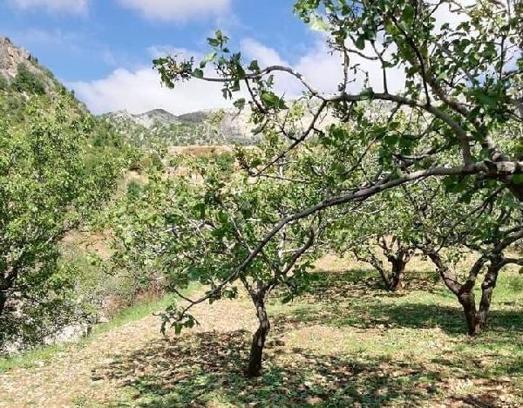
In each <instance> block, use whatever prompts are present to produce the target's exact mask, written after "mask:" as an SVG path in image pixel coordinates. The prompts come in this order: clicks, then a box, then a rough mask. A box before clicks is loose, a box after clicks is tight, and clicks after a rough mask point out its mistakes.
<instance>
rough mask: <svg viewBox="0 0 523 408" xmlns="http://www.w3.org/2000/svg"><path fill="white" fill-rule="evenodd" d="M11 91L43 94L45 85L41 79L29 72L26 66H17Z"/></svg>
mask: <svg viewBox="0 0 523 408" xmlns="http://www.w3.org/2000/svg"><path fill="white" fill-rule="evenodd" d="M12 86H13V89H15V90H17V91H19V92H27V93H30V94H35V95H44V94H45V83H44V81H43V80H42V78H41V77H40V76H39V75H38V74H36V73H34V72H32V71H31V70H29V68H28V67H27V65H26V64H23V63H21V64H19V65H18V72H17V74H16V76H15V79H14V81H13V84H12Z"/></svg>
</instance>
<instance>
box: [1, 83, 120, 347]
mask: <svg viewBox="0 0 523 408" xmlns="http://www.w3.org/2000/svg"><path fill="white" fill-rule="evenodd" d="M3 102H4V101H3V100H1V101H0V105H2V104H3ZM22 109H23V115H22V118H23V119H22V121H21V122H20V121H18V119H17V118H15V117H13V116H11V115H10V113H9V112H8V111H5V112H4V113H5V114H3V116H2V117H1V118H0V230H1V234H0V324H1V326H2V329H1V330H0V333H1V334H0V342H2V341H4V340H5V338H6V336H8V335H9V333H10V332H11V331H13V330H15V329H16V327H15V325H14V324H13V322H11V320H10V319H11V318H14V317H16V316H18V315H19V314H20V312H21V313H22V317H27V316H24V311H28V312H30V313H33V312H36V311H37V310H40V309H38V308H40V307H43V308H44V310H42V311H41V313H42V315H41V317H42V321H44V320H45V319H44V316H45V315H46V314H47V312H53V313H55V314H59V313H60V306H59V304H58V301H59V300H60V299H61V298H62V295H63V294H65V293H66V292H67V291H68V289H71V285H72V284H73V283H72V282H71V280H70V279H69V276H68V274H67V273H65V271H64V270H63V268H62V267H60V263H59V259H60V247H59V244H60V242H61V240H62V239H63V237H64V235H65V234H66V233H67V232H68V231H71V230H73V229H75V228H77V227H78V226H79V225H81V224H83V223H85V221H86V220H87V219H88V217H89V215H90V213H92V211H93V210H94V209H96V207H97V206H98V205H99V204H101V203H103V202H104V200H106V199H107V198H108V197H109V196H110V194H111V192H112V191H113V188H114V185H115V180H116V176H117V174H118V172H119V169H120V166H121V165H122V163H121V161H119V160H118V158H117V157H113V158H112V159H111V160H109V157H107V156H106V153H104V150H103V149H98V150H96V151H95V150H94V149H93V148H92V147H91V146H90V137H91V135H92V133H93V126H94V122H93V119H92V118H91V117H89V116H88V115H86V114H83V113H81V112H79V110H78V109H77V105H76V101H74V100H73V99H72V97H70V96H69V95H67V94H66V93H64V94H62V95H60V97H59V98H58V97H57V98H56V100H54V101H51V100H50V99H49V98H48V97H46V96H42V97H33V98H31V99H29V100H27V101H24V102H23V107H22ZM46 304H47V306H46ZM39 313H40V312H39ZM64 314H65V311H64ZM33 318H35V319H36V321H37V320H38V316H33ZM58 319H61V317H59V316H58ZM29 320H30V319H29ZM31 326H34V324H32V325H31ZM31 330H32V328H31Z"/></svg>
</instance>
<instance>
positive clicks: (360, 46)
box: [354, 36, 365, 50]
mask: <svg viewBox="0 0 523 408" xmlns="http://www.w3.org/2000/svg"><path fill="white" fill-rule="evenodd" d="M354 45H356V48H358V49H359V50H363V49H364V48H365V38H363V36H360V37H358V38H356V41H355V42H354Z"/></svg>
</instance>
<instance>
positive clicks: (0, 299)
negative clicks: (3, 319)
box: [0, 289, 7, 316]
mask: <svg viewBox="0 0 523 408" xmlns="http://www.w3.org/2000/svg"><path fill="white" fill-rule="evenodd" d="M6 303H7V294H6V291H5V290H2V289H0V316H2V315H3V313H4V308H5V304H6Z"/></svg>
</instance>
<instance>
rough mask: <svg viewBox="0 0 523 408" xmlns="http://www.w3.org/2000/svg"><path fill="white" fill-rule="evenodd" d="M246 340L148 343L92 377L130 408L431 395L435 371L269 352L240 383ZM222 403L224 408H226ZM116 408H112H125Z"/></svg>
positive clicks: (241, 335) (406, 399)
mask: <svg viewBox="0 0 523 408" xmlns="http://www.w3.org/2000/svg"><path fill="white" fill-rule="evenodd" d="M248 339H249V335H248V334H247V333H245V332H243V331H236V332H231V333H226V334H223V333H220V334H218V333H201V334H194V335H190V336H183V337H180V338H174V339H166V340H163V341H155V342H153V343H150V344H149V345H148V346H147V347H146V348H144V349H143V350H139V351H138V352H136V353H134V354H132V355H129V356H125V357H122V358H118V359H116V360H115V361H114V362H113V363H112V364H110V365H109V366H108V367H105V368H100V369H99V370H97V372H96V376H101V377H105V378H108V379H112V380H116V381H117V383H118V384H119V385H120V386H128V387H131V388H132V389H133V390H135V394H134V396H133V397H132V399H133V402H132V405H131V406H138V407H149V408H156V407H200V406H201V407H205V406H209V405H208V404H209V403H210V402H211V401H212V402H214V403H221V404H224V405H225V406H231V405H232V406H252V407H298V406H299V407H301V406H329V407H348V406H354V404H358V403H359V404H361V405H363V406H366V407H380V406H384V405H387V404H388V403H392V402H394V403H397V404H399V405H401V406H419V405H420V404H421V403H422V401H424V400H427V399H429V398H431V395H433V394H435V393H436V392H437V387H436V385H435V384H436V383H437V382H438V381H439V374H438V373H437V372H431V371H427V369H425V368H423V367H415V368H413V367H411V366H407V365H401V364H399V365H395V364H393V363H391V362H389V361H386V360H383V361H379V360H373V361H372V360H371V361H369V360H368V359H366V360H365V361H363V360H357V359H353V358H348V357H347V358H345V357H341V356H321V355H311V354H307V353H293V354H292V355H283V354H284V353H285V352H284V351H283V350H281V349H280V350H272V351H271V352H270V353H269V356H268V358H267V360H266V362H265V369H264V373H263V376H262V377H260V378H258V379H254V380H246V379H245V378H244V377H243V375H242V372H241V370H240V368H241V367H242V366H243V365H244V363H245V357H246V355H245V351H246V350H247V349H248ZM227 404H229V405H227ZM125 405H126V404H125V403H124V402H121V403H118V404H116V406H125ZM210 406H212V405H210Z"/></svg>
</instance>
